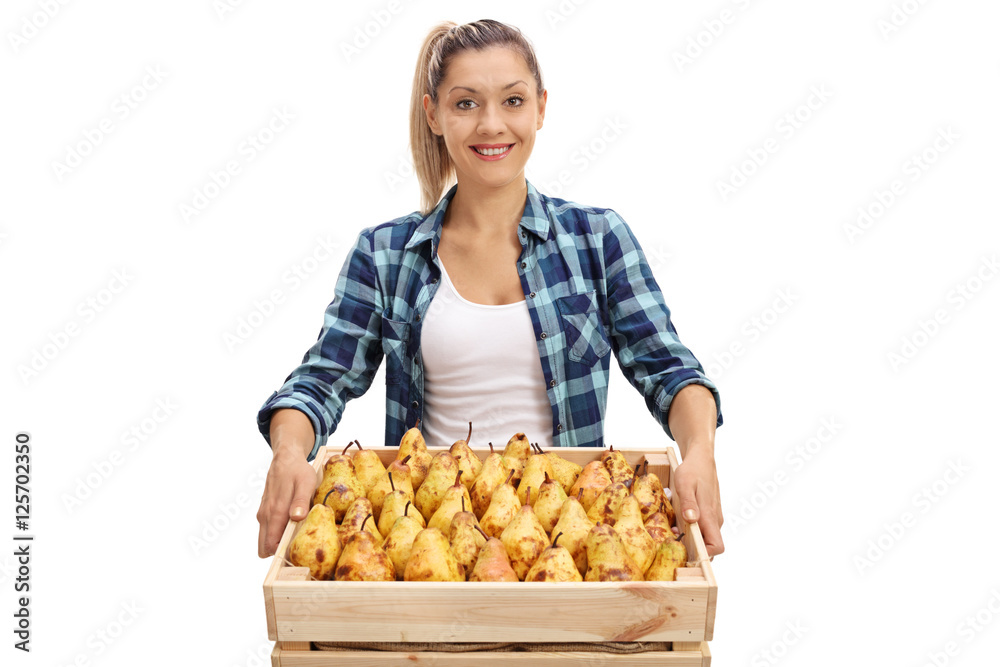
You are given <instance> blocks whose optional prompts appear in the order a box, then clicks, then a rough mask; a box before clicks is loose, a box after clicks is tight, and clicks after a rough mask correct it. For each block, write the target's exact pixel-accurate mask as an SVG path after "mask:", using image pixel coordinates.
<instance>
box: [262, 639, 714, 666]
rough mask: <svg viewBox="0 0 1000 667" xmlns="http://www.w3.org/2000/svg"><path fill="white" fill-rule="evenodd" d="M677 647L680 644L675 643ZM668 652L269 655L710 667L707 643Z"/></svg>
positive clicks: (361, 661)
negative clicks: (618, 653) (624, 653)
mask: <svg viewBox="0 0 1000 667" xmlns="http://www.w3.org/2000/svg"><path fill="white" fill-rule="evenodd" d="M678 644H679V642H678ZM678 644H675V645H674V648H673V650H671V651H650V652H648V653H633V654H631V655H616V654H613V653H597V652H588V651H566V652H559V653H549V652H532V653H526V652H521V653H497V652H492V651H478V652H476V653H443V652H430V651H428V652H422V653H392V652H388V651H292V650H288V649H285V648H282V647H280V646H275V648H274V651H273V652H272V653H271V665H272V667H333V666H334V665H335V666H336V667H341V666H343V667H410V666H412V665H417V666H419V665H434V666H435V667H438V666H441V667H467V666H468V665H470V664H474V665H476V667H503V666H504V665H524V664H525V663H531V664H541V665H545V666H546V667H578V666H579V665H612V666H614V665H621V666H622V667H624V666H625V665H636V667H642V666H643V665H650V666H652V665H667V667H711V665H712V654H711V653H710V652H709V649H708V643H707V642H696V643H692V644H684V645H683V646H682V647H681V648H678Z"/></svg>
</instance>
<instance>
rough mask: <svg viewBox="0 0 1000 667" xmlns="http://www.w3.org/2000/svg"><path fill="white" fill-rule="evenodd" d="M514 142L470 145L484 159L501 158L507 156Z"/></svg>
mask: <svg viewBox="0 0 1000 667" xmlns="http://www.w3.org/2000/svg"><path fill="white" fill-rule="evenodd" d="M513 147H514V144H476V145H475V146H469V148H471V149H472V152H474V153H475V154H476V155H478V156H479V157H480V158H481V159H483V160H500V159H502V158H504V157H506V156H507V154H508V153H509V152H510V149H511V148H513Z"/></svg>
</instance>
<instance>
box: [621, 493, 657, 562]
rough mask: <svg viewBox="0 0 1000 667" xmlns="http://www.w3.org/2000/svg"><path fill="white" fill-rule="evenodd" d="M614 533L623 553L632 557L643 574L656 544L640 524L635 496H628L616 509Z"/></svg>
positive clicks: (653, 553) (651, 558) (637, 502)
mask: <svg viewBox="0 0 1000 667" xmlns="http://www.w3.org/2000/svg"><path fill="white" fill-rule="evenodd" d="M615 532H616V533H618V536H619V537H621V538H622V544H624V545H625V551H627V552H628V555H629V556H631V557H632V560H633V561H635V564H636V565H638V566H639V569H640V570H642V571H643V572H645V571H646V570H647V569H648V568H649V564H650V563H652V562H653V556H654V555H656V547H657V544H656V542H654V541H653V538H652V537H650V535H649V533H648V532H646V526H644V525H643V523H642V513H641V512H640V511H639V501H638V500H636V499H635V496H633V495H628V496H625V499H624V500H623V501H622V503H621V505H619V507H618V514H617V518H616V519H615Z"/></svg>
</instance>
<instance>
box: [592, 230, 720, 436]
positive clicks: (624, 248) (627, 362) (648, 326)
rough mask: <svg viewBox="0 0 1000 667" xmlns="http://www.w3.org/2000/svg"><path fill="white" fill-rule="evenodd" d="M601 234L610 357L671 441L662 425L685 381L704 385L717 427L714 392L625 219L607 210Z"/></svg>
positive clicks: (717, 403) (713, 385)
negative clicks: (605, 227) (605, 226)
mask: <svg viewBox="0 0 1000 667" xmlns="http://www.w3.org/2000/svg"><path fill="white" fill-rule="evenodd" d="M607 220H608V224H609V230H608V233H607V234H606V235H605V238H604V261H605V271H606V274H605V275H606V280H607V290H608V293H607V298H608V309H609V312H610V315H611V322H610V329H611V338H612V345H613V347H614V350H615V356H616V357H617V359H618V363H619V365H620V366H621V369H622V372H623V373H624V374H625V377H626V378H627V379H628V381H629V382H630V383H631V384H632V386H633V387H635V388H636V389H637V390H638V391H639V392H640V393H641V394H642V395H643V397H644V398H645V401H646V406H647V407H648V408H649V411H650V414H652V415H653V417H655V418H656V420H657V421H658V422H659V423H660V426H661V427H662V428H663V430H664V432H665V433H666V434H667V435H668V436H669V437H670V439H671V440H672V439H673V438H674V436H673V434H672V433H671V432H670V427H669V426H668V424H667V416H668V414H669V413H670V404H671V403H672V402H673V400H674V396H676V395H677V392H678V391H680V390H681V389H683V388H684V387H686V386H687V385H689V384H701V385H704V386H705V387H707V388H708V389H709V390H710V391H711V392H712V395H713V396H714V397H715V408H716V414H717V419H716V425H717V426H721V425H722V403H721V400H720V397H719V390H718V389H717V388H716V386H715V384H714V383H713V382H712V381H711V380H709V379H708V377H707V376H706V375H705V371H704V369H703V368H702V366H701V363H699V361H698V360H697V359H696V358H695V356H694V354H692V352H691V351H690V350H689V349H688V348H687V347H685V346H684V344H683V343H681V341H680V339H679V337H678V336H677V331H676V329H675V328H674V325H673V323H672V322H671V320H670V309H669V308H667V305H666V303H665V302H664V299H663V294H662V292H661V291H660V287H659V285H658V284H657V283H656V279H655V278H654V277H653V273H652V271H651V270H650V268H649V263H648V262H647V261H646V257H645V255H644V253H643V252H642V248H641V247H640V246H639V242H638V241H637V240H636V238H635V236H634V235H633V234H632V230H630V229H629V227H628V225H627V224H625V221H624V220H622V219H621V217H620V216H619V215H618V214H617V213H615V212H614V211H611V210H608V211H607Z"/></svg>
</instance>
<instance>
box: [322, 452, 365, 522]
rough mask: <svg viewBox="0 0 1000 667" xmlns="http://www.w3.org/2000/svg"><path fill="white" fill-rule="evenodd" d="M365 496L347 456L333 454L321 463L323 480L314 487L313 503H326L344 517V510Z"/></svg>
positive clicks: (341, 517)
mask: <svg viewBox="0 0 1000 667" xmlns="http://www.w3.org/2000/svg"><path fill="white" fill-rule="evenodd" d="M364 497H365V488H364V487H363V486H362V485H361V482H360V481H359V480H358V476H357V475H356V474H355V473H354V463H353V462H352V461H351V458H350V457H349V456H345V455H343V454H335V455H334V456H331V457H330V458H329V459H327V461H326V463H325V464H323V481H322V482H320V484H319V486H318V487H316V495H315V496H314V497H313V505H319V504H322V505H327V506H328V507H329V508H330V509H332V510H333V511H334V513H335V514H336V515H337V521H341V520H342V519H343V518H344V512H346V511H347V508H348V507H350V505H351V503H353V502H354V501H355V500H357V499H358V498H364Z"/></svg>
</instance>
